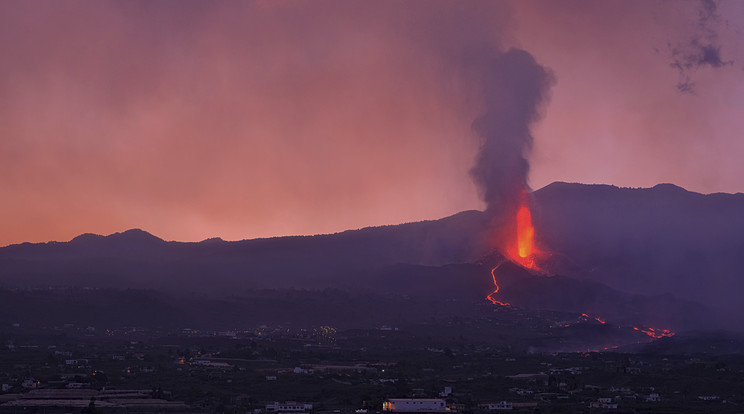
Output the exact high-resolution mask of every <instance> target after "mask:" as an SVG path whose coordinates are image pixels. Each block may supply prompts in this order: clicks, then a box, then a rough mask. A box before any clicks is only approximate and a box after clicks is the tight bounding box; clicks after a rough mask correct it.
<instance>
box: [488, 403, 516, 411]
mask: <svg viewBox="0 0 744 414" xmlns="http://www.w3.org/2000/svg"><path fill="white" fill-rule="evenodd" d="M488 409H489V410H512V409H514V407H513V406H512V405H511V403H508V402H506V401H499V402H497V403H488Z"/></svg>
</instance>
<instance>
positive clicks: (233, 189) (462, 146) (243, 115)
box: [0, 0, 744, 245]
mask: <svg viewBox="0 0 744 414" xmlns="http://www.w3.org/2000/svg"><path fill="white" fill-rule="evenodd" d="M481 42H483V43H487V44H489V45H495V46H496V47H498V48H500V49H501V50H508V49H509V48H512V47H514V48H520V49H523V50H525V51H527V52H529V53H530V54H531V55H532V56H533V57H534V58H535V60H536V61H537V62H539V64H541V65H543V66H544V67H546V68H549V69H550V70H551V71H552V73H553V75H554V78H555V83H554V84H553V85H552V88H551V89H550V92H549V99H548V100H547V102H546V104H545V105H544V107H542V108H541V112H542V114H543V117H542V119H541V120H539V122H538V123H537V124H535V126H534V128H533V135H534V139H535V141H534V149H533V152H532V156H531V172H530V180H529V182H530V185H531V187H532V188H533V189H537V188H540V187H542V186H544V185H547V184H549V183H551V182H553V181H571V182H583V183H606V184H614V185H618V186H632V187H649V186H653V185H655V184H657V183H660V182H671V183H674V184H677V185H680V186H683V187H685V188H687V189H689V190H692V191H697V192H702V193H711V192H731V193H734V192H744V179H742V178H743V177H744V47H742V45H744V2H741V1H736V0H732V1H720V2H716V3H714V2H711V1H647V0H643V1H625V0H623V1H601V2H596V1H550V2H548V1H545V2H542V1H541V2H537V1H534V2H533V1H514V2H507V1H503V2H498V1H487V2H469V1H463V2H452V1H438V0H435V1H423V2H419V1H409V2H407V1H394V2H384V1H380V2H377V1H373V2H356V1H342V0H339V1H293V0H286V1H269V0H266V1H254V2H249V1H217V2H212V1H188V0H173V1H167V0H163V1H71V0H50V1H39V0H29V1H4V2H0V57H1V58H0V191H2V193H1V194H2V199H1V201H2V203H0V213H1V214H2V219H0V245H7V244H11V243H19V242H24V241H31V242H38V241H48V240H60V241H63V240H69V239H71V238H73V237H75V236H76V235H78V234H81V233H86V232H90V233H97V234H110V233H113V232H117V231H123V230H126V229H129V228H142V229H144V230H147V231H149V232H151V233H153V234H155V235H157V236H159V237H162V238H164V239H167V240H182V241H198V240H202V239H205V238H208V237H215V236H219V237H222V238H224V239H228V240H238V239H245V238H254V237H267V236H276V235H293V234H315V233H329V232H336V231H342V230H345V229H351V228H360V227H364V226H370V225H383V224H397V223H401V222H408V221H418V220H424V219H436V218H440V217H444V216H447V215H450V214H454V213H456V212H458V211H462V210H468V209H482V208H483V207H484V204H483V202H482V201H481V200H480V199H479V195H478V191H477V190H476V187H475V186H474V184H473V181H472V179H471V177H470V175H469V171H470V169H471V168H472V166H473V162H474V157H475V153H476V151H477V148H478V145H479V140H478V137H477V136H476V134H475V133H474V132H473V128H472V124H473V120H474V119H475V118H476V117H477V116H478V114H479V113H480V112H481V111H482V108H481V107H482V106H483V104H482V102H481V101H480V100H479V99H478V96H479V94H478V91H477V90H474V88H473V86H472V83H471V82H470V80H468V79H467V78H466V76H465V75H463V74H464V73H466V72H467V70H464V69H462V67H460V66H458V63H457V62H455V60H456V57H455V56H460V54H461V52H463V51H464V52H463V53H466V52H467V51H468V50H470V49H469V47H470V45H477V44H480V43H481Z"/></svg>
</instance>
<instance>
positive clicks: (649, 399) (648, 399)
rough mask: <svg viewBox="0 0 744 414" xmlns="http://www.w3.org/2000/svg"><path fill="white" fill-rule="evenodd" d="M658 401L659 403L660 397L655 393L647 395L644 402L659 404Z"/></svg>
mask: <svg viewBox="0 0 744 414" xmlns="http://www.w3.org/2000/svg"><path fill="white" fill-rule="evenodd" d="M659 401H661V396H660V395H659V394H656V393H653V394H649V395H648V397H646V402H659Z"/></svg>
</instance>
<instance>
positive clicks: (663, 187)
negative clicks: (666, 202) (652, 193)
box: [653, 183, 688, 193]
mask: <svg viewBox="0 0 744 414" xmlns="http://www.w3.org/2000/svg"><path fill="white" fill-rule="evenodd" d="M653 189H654V190H660V191H667V192H675V193H687V192H688V191H687V190H685V189H684V188H682V187H680V186H678V185H674V184H671V183H661V184H656V185H655V186H653Z"/></svg>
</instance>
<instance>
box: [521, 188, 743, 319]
mask: <svg viewBox="0 0 744 414" xmlns="http://www.w3.org/2000/svg"><path fill="white" fill-rule="evenodd" d="M534 197H535V205H536V212H535V214H534V220H535V227H536V228H537V234H538V237H539V241H540V242H541V243H542V244H544V245H546V246H548V247H549V249H550V250H551V251H553V252H554V253H555V254H559V255H562V256H564V257H568V258H570V259H571V261H572V263H574V265H575V270H574V272H572V274H571V275H572V276H576V277H581V278H584V279H589V280H594V281H597V282H601V283H605V284H607V285H609V286H611V287H614V288H616V289H619V290H622V291H626V292H632V293H642V294H652V295H662V294H666V293H671V294H673V295H675V296H677V297H680V298H684V299H688V300H694V301H698V302H701V303H704V304H708V305H711V306H719V307H724V308H729V309H731V310H735V309H738V310H744V308H742V301H741V298H740V294H739V292H741V291H742V290H744V194H741V193H739V194H709V195H703V194H698V193H693V192H690V191H687V190H685V189H683V188H680V187H677V186H674V185H672V184H659V185H657V186H655V187H653V188H640V189H631V188H618V187H614V186H608V185H584V184H567V183H553V184H551V185H549V186H547V187H545V188H542V189H540V190H538V191H536V192H535V193H534ZM576 269H581V270H576Z"/></svg>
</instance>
